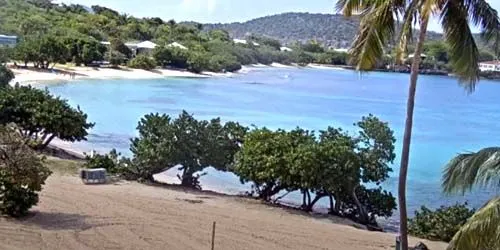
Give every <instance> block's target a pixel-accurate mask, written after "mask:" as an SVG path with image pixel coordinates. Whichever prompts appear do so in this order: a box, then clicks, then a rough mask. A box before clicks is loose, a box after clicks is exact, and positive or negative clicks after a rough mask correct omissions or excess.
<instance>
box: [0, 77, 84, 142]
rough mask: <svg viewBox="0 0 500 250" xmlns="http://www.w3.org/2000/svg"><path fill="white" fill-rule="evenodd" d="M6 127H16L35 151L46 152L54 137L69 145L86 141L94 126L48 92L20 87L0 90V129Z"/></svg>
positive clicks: (78, 112)
mask: <svg viewBox="0 0 500 250" xmlns="http://www.w3.org/2000/svg"><path fill="white" fill-rule="evenodd" d="M9 124H15V126H16V127H17V128H18V131H19V133H20V135H21V136H22V137H23V138H24V140H26V141H27V142H28V144H29V145H31V146H32V147H33V148H35V149H43V148H45V147H46V146H47V145H48V144H49V143H50V142H51V141H52V140H53V139H54V138H56V137H57V138H59V139H61V140H63V141H70V142H74V141H81V140H85V139H86V138H87V135H88V130H89V129H90V128H92V127H93V126H94V124H92V123H89V122H88V121H87V115H86V114H85V113H84V112H83V111H81V110H80V108H79V107H77V108H73V107H71V106H70V105H69V104H68V102H67V101H66V100H63V99H61V98H59V97H54V96H53V95H51V94H50V93H49V92H48V91H47V90H40V89H36V88H33V87H31V86H19V85H16V86H14V87H12V88H6V89H3V90H0V125H9Z"/></svg>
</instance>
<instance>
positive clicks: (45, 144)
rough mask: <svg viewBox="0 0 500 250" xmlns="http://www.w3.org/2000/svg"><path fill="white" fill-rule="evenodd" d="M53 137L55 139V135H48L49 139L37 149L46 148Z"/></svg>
mask: <svg viewBox="0 0 500 250" xmlns="http://www.w3.org/2000/svg"><path fill="white" fill-rule="evenodd" d="M55 137H56V135H55V134H52V135H50V137H49V138H48V139H47V140H46V141H44V142H43V144H42V145H40V146H39V148H38V149H44V148H46V147H47V146H48V145H49V143H50V142H51V141H52V140H53V139H54V138H55Z"/></svg>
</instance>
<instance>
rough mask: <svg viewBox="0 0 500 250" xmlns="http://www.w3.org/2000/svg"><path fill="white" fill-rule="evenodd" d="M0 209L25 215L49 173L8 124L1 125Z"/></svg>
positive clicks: (11, 213) (5, 212)
mask: <svg viewBox="0 0 500 250" xmlns="http://www.w3.org/2000/svg"><path fill="white" fill-rule="evenodd" d="M0 145H2V147H0V213H1V214H6V215H9V216H13V217H20V216H23V215H26V214H27V212H28V210H29V209H30V208H31V207H32V206H34V205H36V204H37V203H38V192H40V191H41V190H42V186H43V185H44V183H45V180H46V179H47V178H48V177H49V175H50V174H51V172H50V170H49V169H48V168H46V167H45V166H44V164H43V160H42V159H41V158H40V157H38V156H37V155H36V153H35V152H33V151H32V150H31V149H30V148H29V147H27V146H26V145H25V143H24V140H23V139H22V138H20V137H19V136H18V135H17V134H16V132H15V131H14V130H13V129H11V128H10V127H5V126H2V127H0Z"/></svg>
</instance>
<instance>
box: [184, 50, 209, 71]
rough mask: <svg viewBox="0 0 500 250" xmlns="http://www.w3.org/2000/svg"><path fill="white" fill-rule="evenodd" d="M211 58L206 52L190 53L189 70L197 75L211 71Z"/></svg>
mask: <svg viewBox="0 0 500 250" xmlns="http://www.w3.org/2000/svg"><path fill="white" fill-rule="evenodd" d="M209 58H210V56H209V54H208V53H206V52H202V51H192V52H190V53H189V57H188V61H187V64H188V65H189V66H188V69H189V70H190V71H192V72H195V73H201V72H202V71H204V70H208V69H209V64H210V61H209V60H210V59H209Z"/></svg>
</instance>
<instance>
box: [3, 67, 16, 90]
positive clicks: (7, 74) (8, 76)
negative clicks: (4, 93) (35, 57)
mask: <svg viewBox="0 0 500 250" xmlns="http://www.w3.org/2000/svg"><path fill="white" fill-rule="evenodd" d="M12 79H14V72H12V70H10V69H8V68H7V67H5V66H4V65H0V89H1V88H5V87H7V86H9V82H10V81H11V80H12Z"/></svg>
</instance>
